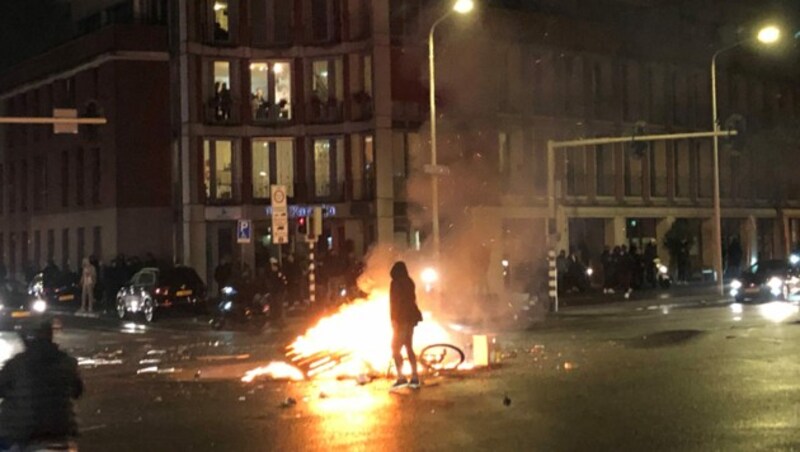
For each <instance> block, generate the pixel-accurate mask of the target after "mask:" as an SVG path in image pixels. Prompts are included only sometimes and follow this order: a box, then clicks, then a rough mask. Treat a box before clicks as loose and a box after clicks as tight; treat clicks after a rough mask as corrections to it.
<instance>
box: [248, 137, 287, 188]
mask: <svg viewBox="0 0 800 452" xmlns="http://www.w3.org/2000/svg"><path fill="white" fill-rule="evenodd" d="M252 162H253V164H252V165H253V167H252V178H253V197H254V198H256V199H268V198H269V197H270V185H272V184H277V185H284V186H285V187H286V194H287V195H288V196H289V197H293V196H294V142H293V141H292V140H290V139H279V140H260V139H259V140H253V147H252Z"/></svg>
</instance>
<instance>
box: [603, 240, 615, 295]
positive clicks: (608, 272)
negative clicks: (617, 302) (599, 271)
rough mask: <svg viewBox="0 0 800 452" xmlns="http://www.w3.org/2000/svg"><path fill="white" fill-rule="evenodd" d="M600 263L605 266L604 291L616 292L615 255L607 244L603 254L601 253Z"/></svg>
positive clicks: (605, 292) (607, 292)
mask: <svg viewBox="0 0 800 452" xmlns="http://www.w3.org/2000/svg"><path fill="white" fill-rule="evenodd" d="M600 265H602V267H603V293H604V294H613V293H614V276H615V275H614V255H613V254H611V249H610V248H609V247H608V246H606V247H605V248H604V249H603V254H601V255H600Z"/></svg>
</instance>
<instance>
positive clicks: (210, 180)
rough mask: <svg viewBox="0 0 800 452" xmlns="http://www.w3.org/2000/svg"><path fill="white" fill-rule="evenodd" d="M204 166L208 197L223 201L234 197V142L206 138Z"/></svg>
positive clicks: (204, 179)
mask: <svg viewBox="0 0 800 452" xmlns="http://www.w3.org/2000/svg"><path fill="white" fill-rule="evenodd" d="M203 168H204V171H203V182H204V186H205V194H206V198H207V199H210V200H222V201H225V200H231V199H233V186H234V185H233V182H234V181H233V178H234V171H233V142H231V141H228V140H205V141H204V142H203Z"/></svg>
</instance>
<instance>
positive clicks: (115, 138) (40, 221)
mask: <svg viewBox="0 0 800 452" xmlns="http://www.w3.org/2000/svg"><path fill="white" fill-rule="evenodd" d="M129 6H131V9H130V10H129V11H128V14H126V15H125V17H124V18H120V17H119V16H115V15H114V14H112V13H116V14H120V13H119V6H118V5H117V6H116V8H115V9H113V10H104V9H102V8H100V9H97V10H93V11H92V14H98V16H97V17H98V24H97V25H98V26H97V27H96V28H95V29H86V30H83V32H84V34H83V35H81V36H79V37H76V38H75V39H72V40H70V41H69V42H67V43H65V44H63V45H60V46H58V47H55V48H53V49H51V50H49V51H47V52H45V53H43V54H41V55H39V56H36V57H34V58H31V59H29V60H27V61H25V62H23V63H21V64H18V65H16V66H14V67H13V68H11V69H10V70H8V71H6V72H4V73H3V74H2V75H0V116H15V117H37V116H53V114H54V109H71V110H75V111H76V113H77V114H78V115H80V116H98V117H105V118H107V120H108V124H107V125H103V126H80V127H79V128H78V129H77V130H76V133H63V134H56V133H54V128H53V126H46V125H3V126H0V137H2V139H1V140H0V256H2V261H3V263H4V264H5V266H6V267H7V268H8V269H9V271H10V274H11V275H14V276H15V277H17V278H19V279H22V277H23V276H24V274H25V273H26V272H28V271H29V270H30V269H37V268H42V267H43V266H44V265H45V263H46V262H47V261H48V260H52V261H53V262H54V263H56V264H57V265H58V266H60V267H61V268H66V269H70V270H73V271H75V270H77V269H78V268H79V266H80V262H81V260H82V258H84V257H89V256H92V255H94V256H96V257H97V258H98V259H100V260H104V261H105V262H108V261H110V260H111V259H112V258H113V257H115V256H116V255H117V254H118V253H125V254H127V255H129V256H130V255H139V256H143V255H144V254H145V253H152V254H153V255H155V256H158V257H161V258H164V259H171V258H172V236H171V233H170V232H171V229H172V226H171V225H172V218H171V210H170V193H171V185H170V183H169V180H170V153H169V100H168V98H169V96H168V94H169V61H168V53H167V28H166V21H165V19H166V16H165V15H163V16H161V17H160V18H159V17H155V16H149V15H147V14H145V13H142V12H136V11H134V9H133V3H131V4H130V5H129ZM98 8H99V6H98ZM164 13H166V10H164ZM123 19H124V20H123Z"/></svg>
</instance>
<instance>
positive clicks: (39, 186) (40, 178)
mask: <svg viewBox="0 0 800 452" xmlns="http://www.w3.org/2000/svg"><path fill="white" fill-rule="evenodd" d="M46 197H47V164H46V160H45V158H44V156H41V155H40V156H37V157H34V159H33V210H34V211H40V210H42V208H43V206H44V205H45V203H46Z"/></svg>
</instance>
